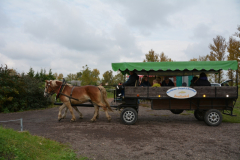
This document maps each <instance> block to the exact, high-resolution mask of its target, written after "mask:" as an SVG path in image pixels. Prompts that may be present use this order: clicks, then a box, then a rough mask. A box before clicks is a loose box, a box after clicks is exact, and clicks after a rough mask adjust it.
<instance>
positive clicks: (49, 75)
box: [47, 69, 55, 80]
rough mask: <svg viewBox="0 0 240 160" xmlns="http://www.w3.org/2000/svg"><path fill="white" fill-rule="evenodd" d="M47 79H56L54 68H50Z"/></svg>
mask: <svg viewBox="0 0 240 160" xmlns="http://www.w3.org/2000/svg"><path fill="white" fill-rule="evenodd" d="M47 79H48V80H49V79H51V80H54V79H55V76H54V75H53V73H52V69H49V72H48V75H47Z"/></svg>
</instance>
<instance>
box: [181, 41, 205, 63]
mask: <svg viewBox="0 0 240 160" xmlns="http://www.w3.org/2000/svg"><path fill="white" fill-rule="evenodd" d="M208 45H209V41H201V42H198V43H193V44H189V45H188V46H187V48H186V50H185V51H184V53H185V54H186V55H187V57H188V58H187V60H190V59H192V58H199V56H206V55H207V54H209V53H210V50H209V48H208Z"/></svg>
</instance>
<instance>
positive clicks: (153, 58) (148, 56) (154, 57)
mask: <svg viewBox="0 0 240 160" xmlns="http://www.w3.org/2000/svg"><path fill="white" fill-rule="evenodd" d="M158 56H159V55H158V54H155V53H154V50H152V49H151V50H150V51H149V53H147V54H145V57H146V59H144V60H143V62H159V59H158Z"/></svg>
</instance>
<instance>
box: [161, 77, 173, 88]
mask: <svg viewBox="0 0 240 160" xmlns="http://www.w3.org/2000/svg"><path fill="white" fill-rule="evenodd" d="M162 86H174V83H173V81H172V80H171V79H169V77H165V78H164V81H163V82H162Z"/></svg>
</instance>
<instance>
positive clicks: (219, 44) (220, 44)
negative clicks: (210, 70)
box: [209, 35, 227, 83]
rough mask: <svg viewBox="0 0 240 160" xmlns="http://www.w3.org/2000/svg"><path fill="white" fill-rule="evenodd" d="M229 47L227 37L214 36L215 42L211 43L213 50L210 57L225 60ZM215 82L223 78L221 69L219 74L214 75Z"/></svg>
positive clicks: (210, 47)
mask: <svg viewBox="0 0 240 160" xmlns="http://www.w3.org/2000/svg"><path fill="white" fill-rule="evenodd" d="M226 48H227V44H226V41H225V38H224V37H222V36H219V35H218V36H217V37H216V38H213V44H210V45H209V49H210V50H211V52H210V55H209V58H211V59H212V60H216V61H223V60H224V59H225V50H226ZM214 78H215V82H216V81H218V83H220V82H221V80H222V78H223V72H222V71H220V72H219V75H214Z"/></svg>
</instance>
